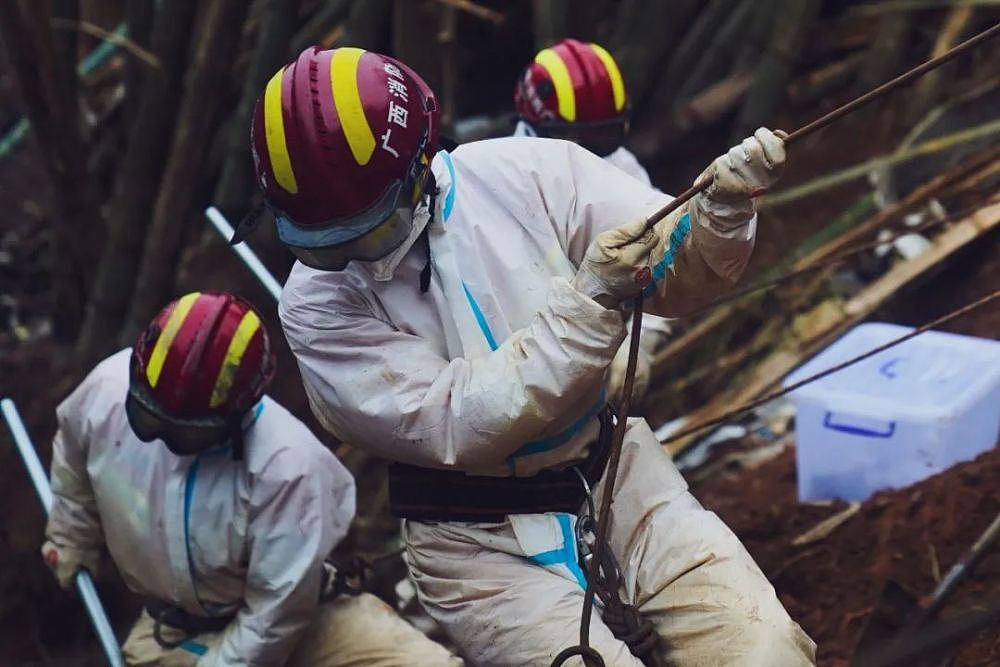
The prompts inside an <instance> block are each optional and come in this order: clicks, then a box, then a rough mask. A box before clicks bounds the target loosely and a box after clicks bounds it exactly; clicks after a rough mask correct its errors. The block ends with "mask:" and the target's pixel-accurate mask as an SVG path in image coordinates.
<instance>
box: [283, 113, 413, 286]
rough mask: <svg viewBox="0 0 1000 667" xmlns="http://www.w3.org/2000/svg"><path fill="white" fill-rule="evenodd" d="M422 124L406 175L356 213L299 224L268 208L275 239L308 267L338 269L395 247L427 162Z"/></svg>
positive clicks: (405, 226) (404, 231) (403, 233)
mask: <svg viewBox="0 0 1000 667" xmlns="http://www.w3.org/2000/svg"><path fill="white" fill-rule="evenodd" d="M427 143H428V129H427V128H426V127H425V128H424V133H423V136H422V137H421V139H420V143H419V145H418V148H417V152H416V154H415V155H414V157H413V160H411V161H410V165H409V167H408V168H407V172H406V176H405V177H404V178H402V179H397V180H395V181H393V182H392V183H390V184H389V186H388V187H386V189H385V191H384V192H383V193H382V195H381V196H380V197H379V198H378V199H377V200H376V201H375V203H374V204H372V205H371V206H369V207H368V208H367V209H366V210H365V211H363V212H361V213H360V214H359V215H356V216H352V217H350V218H338V219H335V220H330V221H328V222H326V223H324V224H322V225H311V226H309V227H302V226H299V225H296V224H295V223H294V222H292V220H291V218H289V217H288V216H287V215H285V214H284V213H283V212H282V211H279V210H277V209H273V210H274V219H275V224H276V226H277V229H278V238H280V239H281V241H282V243H284V244H285V245H286V246H288V249H289V250H291V252H292V254H294V255H295V257H296V258H297V259H298V260H299V261H300V262H302V263H303V264H305V265H306V266H309V267H311V268H314V269H320V270H324V271H342V270H343V269H344V268H346V266H347V264H348V262H350V261H352V260H359V261H366V262H372V261H375V260H378V259H381V258H383V257H385V256H386V255H388V254H389V253H390V252H392V251H393V250H395V249H396V248H398V247H399V246H400V244H402V243H403V241H405V240H406V238H407V237H408V236H409V234H410V227H411V225H412V223H413V209H414V208H415V207H416V205H417V202H418V201H419V199H420V195H421V188H422V186H423V182H424V176H425V174H426V171H427V163H426V162H424V161H423V160H422V158H423V156H424V155H425V152H426V150H427Z"/></svg>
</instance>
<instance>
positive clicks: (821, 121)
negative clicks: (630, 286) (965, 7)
mask: <svg viewBox="0 0 1000 667" xmlns="http://www.w3.org/2000/svg"><path fill="white" fill-rule="evenodd" d="M997 35H1000V23H997V24H996V25H994V26H993V27H992V28H989V29H988V30H984V31H983V32H981V33H979V34H978V35H975V36H974V37H970V38H969V39H967V40H965V41H964V42H962V43H961V44H959V45H958V46H955V47H954V48H952V49H951V50H949V51H946V52H945V53H943V54H942V55H940V56H938V57H937V58H932V59H930V60H928V61H927V62H925V63H923V64H922V65H918V66H917V67H914V68H913V69H911V70H909V71H907V72H904V73H903V74H900V75H899V76H897V77H896V78H895V79H892V80H891V81H887V82H886V83H883V84H882V85H881V86H879V87H878V88H875V89H874V90H870V91H868V92H867V93H865V94H864V95H862V96H861V97H857V98H855V99H853V100H851V101H850V102H848V103H847V104H844V105H842V106H839V107H837V108H836V109H834V110H833V111H831V112H830V113H828V114H826V115H825V116H821V117H820V118H817V119H816V120H814V121H813V122H811V123H809V124H808V125H805V126H803V127H800V128H799V129H797V130H795V131H794V132H792V133H791V134H789V135H787V136H786V137H785V138H784V142H785V146H790V145H792V144H793V143H795V142H796V141H799V140H800V139H802V138H803V137H805V136H807V135H809V134H812V133H813V132H815V131H816V130H819V129H822V128H824V127H826V126H827V125H829V124H830V123H832V122H833V121H835V120H838V119H840V118H842V117H843V116H846V115H847V114H849V113H851V112H853V111H857V110H858V109H859V108H861V107H862V106H864V105H866V104H868V103H869V102H871V101H872V100H874V99H876V98H878V97H881V96H882V95H885V94H886V93H888V92H890V91H892V90H895V89H896V88H898V87H900V86H902V85H904V84H907V83H909V82H910V81H912V80H913V79H915V78H917V77H919V76H922V75H924V74H926V73H927V72H929V71H931V70H932V69H935V68H937V67H940V66H941V65H943V64H945V63H946V62H948V61H950V60H954V59H955V58H957V57H958V56H960V55H962V54H964V53H965V52H967V51H969V50H970V49H973V48H975V47H977V46H979V45H980V44H982V43H983V42H985V41H986V40H989V39H992V38H993V37H996V36H997ZM712 181H713V179H712V175H711V174H707V175H705V176H704V177H703V178H700V179H698V180H697V181H696V182H695V184H694V185H692V186H691V187H690V188H688V189H687V190H685V191H684V192H682V193H680V194H679V195H677V197H676V198H675V199H673V200H672V201H671V202H670V203H669V204H667V205H666V206H664V207H663V208H661V209H660V210H658V211H656V212H655V213H653V214H652V215H651V216H649V217H648V218H646V231H649V230H650V229H652V228H653V225H655V224H656V223H658V222H660V221H661V220H663V219H664V218H665V217H667V216H668V215H670V214H671V213H673V212H674V211H676V210H677V209H679V208H680V207H681V206H683V205H684V204H686V203H687V202H688V201H690V200H691V199H692V198H694V196H695V195H696V194H698V193H699V192H702V191H704V190H706V189H707V188H708V186H710V185H711V184H712Z"/></svg>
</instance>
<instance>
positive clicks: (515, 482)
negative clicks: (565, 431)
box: [389, 407, 614, 523]
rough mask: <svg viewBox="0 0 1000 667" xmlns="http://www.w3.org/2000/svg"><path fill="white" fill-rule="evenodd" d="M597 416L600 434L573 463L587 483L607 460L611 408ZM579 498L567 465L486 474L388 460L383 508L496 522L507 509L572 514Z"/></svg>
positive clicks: (430, 517) (582, 497) (420, 516)
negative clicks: (529, 471)
mask: <svg viewBox="0 0 1000 667" xmlns="http://www.w3.org/2000/svg"><path fill="white" fill-rule="evenodd" d="M598 419H599V420H600V423H601V432H600V435H599V436H598V438H597V441H596V442H595V443H594V444H593V445H592V446H591V447H590V452H589V453H588V455H587V458H586V459H584V460H583V461H582V462H580V463H579V464H577V465H576V466H575V467H576V468H579V470H580V472H581V473H582V474H583V476H584V477H585V478H586V479H587V481H588V482H589V483H590V484H591V485H593V484H596V483H597V482H598V480H599V479H600V478H601V475H602V474H603V473H604V468H605V466H606V465H607V462H608V453H609V444H610V440H611V438H610V434H611V429H612V428H613V422H614V420H613V416H612V412H611V408H610V407H605V408H604V409H602V410H601V412H600V413H599V414H598ZM585 501H586V493H585V491H584V489H583V487H582V486H581V484H580V480H579V479H578V478H577V473H576V472H575V471H574V470H573V468H566V469H565V470H543V471H541V472H539V473H538V474H536V475H534V476H532V477H486V476H482V475H467V474H465V473H464V472H461V471H457V470H432V469H430V468H421V467H419V466H412V465H407V464H404V463H393V464H392V465H390V466H389V508H390V509H391V510H392V512H393V514H394V515H395V516H397V517H399V518H402V519H412V520H414V521H475V522H484V523H501V522H503V521H505V520H506V518H507V515H509V514H542V513H545V512H568V513H570V514H576V513H577V512H579V511H580V507H581V506H582V505H583V503H584V502H585Z"/></svg>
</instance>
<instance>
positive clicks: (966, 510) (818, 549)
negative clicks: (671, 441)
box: [693, 446, 1000, 666]
mask: <svg viewBox="0 0 1000 667" xmlns="http://www.w3.org/2000/svg"><path fill="white" fill-rule="evenodd" d="M998 486H1000V449H994V450H992V451H990V452H987V453H985V454H982V455H981V456H980V457H979V458H977V459H976V460H974V461H971V462H968V463H963V464H960V465H957V466H955V467H953V468H951V469H949V470H947V471H945V472H944V473H942V474H940V475H937V476H935V477H933V478H930V479H927V480H925V481H923V482H921V483H919V484H915V485H913V486H910V487H907V488H904V489H899V490H897V491H888V492H881V493H878V494H876V495H875V496H874V497H872V498H871V499H869V500H868V501H867V502H865V503H864V504H863V505H862V506H861V509H860V511H859V512H858V513H857V514H855V515H854V516H852V517H851V518H849V519H848V520H847V521H846V522H845V523H844V524H842V525H841V526H840V527H839V528H837V529H836V530H835V531H834V532H833V533H832V534H831V535H830V536H828V537H827V538H825V539H823V540H820V541H818V542H815V543H812V544H808V545H804V546H801V547H796V546H794V545H792V544H791V542H792V540H794V539H795V538H796V537H798V536H799V535H801V534H802V533H804V532H805V531H807V530H809V529H810V528H812V527H813V526H815V525H816V524H818V523H819V522H820V521H822V520H824V519H826V518H827V517H830V516H832V515H834V514H836V513H837V512H839V511H840V510H842V509H844V507H845V506H846V505H845V504H844V503H832V504H827V505H823V504H811V503H798V502H797V500H796V489H795V450H794V447H793V446H790V447H788V448H787V449H786V450H785V451H784V452H782V453H781V455H780V456H778V457H777V458H775V459H772V460H771V461H769V462H767V463H765V464H763V465H761V466H759V467H758V468H756V469H752V470H742V471H733V472H730V473H725V474H722V475H720V476H718V477H715V478H713V479H711V480H709V481H706V482H704V483H701V484H698V485H696V486H695V487H694V489H693V490H694V493H695V495H696V496H697V497H698V498H699V499H700V500H701V501H702V503H704V504H705V505H706V506H707V507H709V508H710V509H712V510H714V511H715V512H716V513H718V514H719V516H720V517H722V519H723V520H724V521H725V522H726V523H727V524H729V526H730V527H732V528H733V530H734V531H735V532H736V533H737V534H738V535H739V536H740V538H741V539H742V540H743V543H744V544H745V545H746V547H747V549H749V551H750V553H751V554H753V556H754V558H755V559H756V560H757V562H758V564H759V565H760V566H761V568H762V569H763V571H764V573H765V574H767V576H768V578H769V579H770V580H771V582H772V583H773V584H774V586H775V588H776V589H777V591H778V595H779V597H780V598H781V601H782V602H783V603H784V604H785V606H786V607H787V609H788V611H789V612H790V613H791V615H792V616H793V617H794V618H795V619H796V620H797V621H798V622H799V623H800V624H801V625H802V627H803V629H805V631H806V632H808V633H809V635H810V636H811V637H812V638H813V639H814V640H815V641H816V642H817V643H818V645H819V663H820V664H821V665H843V664H846V662H847V659H848V658H849V657H850V655H851V652H852V650H853V648H854V645H855V642H856V640H857V637H858V633H859V632H860V630H861V628H862V625H863V623H864V621H865V619H866V618H867V616H868V613H869V612H870V611H871V608H872V605H873V604H874V602H875V600H876V599H877V597H878V595H879V592H880V590H881V587H882V584H883V582H884V581H885V580H886V579H893V580H895V581H898V582H899V583H901V584H903V585H904V586H905V587H906V588H907V589H908V590H910V591H911V592H913V593H915V594H917V595H927V594H929V593H930V592H931V591H933V589H934V586H935V584H936V581H937V579H938V578H939V577H940V576H941V575H943V574H944V573H945V572H947V570H948V568H950V567H951V566H952V564H953V563H955V561H956V560H957V559H958V558H959V557H960V556H961V555H962V554H963V553H964V552H965V550H966V549H967V548H968V547H969V546H970V545H971V544H972V543H973V542H974V541H975V539H976V538H977V537H978V535H979V534H980V533H981V532H982V531H983V530H984V529H985V528H986V526H988V525H989V523H990V522H991V521H992V520H993V518H994V517H995V516H996V514H997V512H998V511H1000V495H998V494H997V493H996V489H997V488H998ZM994 551H996V550H995V549H994ZM997 592H1000V553H994V554H993V555H992V556H989V557H987V558H986V559H985V560H984V561H982V563H981V564H980V566H979V567H978V570H977V571H976V573H975V575H974V576H973V577H972V578H971V579H969V580H968V581H967V582H966V583H965V584H963V585H962V587H961V588H960V589H959V591H958V593H957V594H956V595H955V596H954V598H953V599H952V601H951V603H949V605H948V607H947V608H946V610H964V609H967V608H969V607H971V606H972V605H974V604H975V603H976V602H979V601H981V600H983V599H985V598H986V597H987V596H988V595H989V594H991V593H992V594H996V593H997ZM945 615H947V613H946V614H945ZM956 664H957V665H966V666H972V665H996V664H1000V633H998V632H997V629H996V627H993V628H990V629H987V630H984V631H982V632H980V633H979V635H977V636H976V637H975V638H974V639H973V640H971V641H967V642H966V644H965V646H964V647H963V649H962V651H961V653H960V655H959V658H958V661H957V662H956Z"/></svg>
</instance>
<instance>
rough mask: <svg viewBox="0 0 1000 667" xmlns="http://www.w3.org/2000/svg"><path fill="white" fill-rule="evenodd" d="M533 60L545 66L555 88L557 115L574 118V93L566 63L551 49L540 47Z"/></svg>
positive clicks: (565, 118) (570, 119)
mask: <svg viewBox="0 0 1000 667" xmlns="http://www.w3.org/2000/svg"><path fill="white" fill-rule="evenodd" d="M535 62H536V63H538V64H539V65H541V66H542V67H544V68H545V71H546V72H548V73H549V78H550V79H552V85H553V86H555V89H556V100H557V101H558V102H559V115H560V116H562V117H563V119H564V120H568V121H569V122H571V123H572V122H573V121H575V120H576V94H575V93H574V92H573V80H572V79H571V78H570V76H569V69H568V68H567V67H566V63H565V62H563V59H562V58H560V57H559V54H558V53H556V52H555V51H553V50H552V49H542V50H541V51H539V52H538V55H537V56H535Z"/></svg>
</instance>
